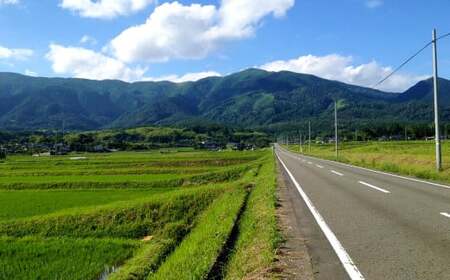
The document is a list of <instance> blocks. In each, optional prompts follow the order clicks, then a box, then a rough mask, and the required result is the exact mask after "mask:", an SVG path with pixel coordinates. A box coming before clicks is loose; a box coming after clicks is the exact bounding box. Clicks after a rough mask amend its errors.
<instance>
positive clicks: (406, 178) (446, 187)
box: [280, 146, 450, 189]
mask: <svg viewBox="0 0 450 280" xmlns="http://www.w3.org/2000/svg"><path fill="white" fill-rule="evenodd" d="M280 149H281V150H282V151H284V152H285V153H292V152H291V151H288V150H286V149H285V148H283V147H281V146H280ZM303 156H304V157H308V158H311V159H315V160H321V161H325V162H330V163H335V164H339V165H343V166H347V167H352V168H356V169H361V170H365V171H370V172H373V173H378V174H383V175H388V176H392V177H396V178H400V179H404V180H409V181H413V182H417V183H424V184H428V185H432V186H435V187H441V188H445V189H450V186H447V185H443V184H439V183H433V182H428V181H424V180H420V179H415V178H410V177H405V176H401V175H396V174H392V173H387V172H383V171H378V170H373V169H369V168H365V167H360V166H356V165H351V164H347V163H342V162H338V161H333V160H328V159H322V158H318V157H311V156H305V155H303Z"/></svg>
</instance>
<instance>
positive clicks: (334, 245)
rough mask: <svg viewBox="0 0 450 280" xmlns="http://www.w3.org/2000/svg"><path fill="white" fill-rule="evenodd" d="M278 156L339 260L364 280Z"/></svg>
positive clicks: (352, 278)
mask: <svg viewBox="0 0 450 280" xmlns="http://www.w3.org/2000/svg"><path fill="white" fill-rule="evenodd" d="M277 158H278V160H279V161H280V163H281V165H282V166H283V167H284V170H286V172H287V174H288V175H289V178H290V179H291V180H292V182H293V183H294V185H295V187H296V188H297V190H298V192H299V193H300V195H301V197H302V198H303V201H305V204H306V206H308V208H309V211H311V213H312V215H313V217H314V219H315V220H316V222H317V224H318V225H319V227H320V229H321V230H322V232H323V233H324V235H325V237H326V238H327V239H328V242H330V244H331V247H332V248H333V250H334V252H335V253H336V255H337V256H338V258H339V260H340V261H341V263H342V265H343V266H344V268H345V271H347V274H348V276H349V277H350V279H351V280H357V279H359V280H364V276H363V275H362V274H361V272H360V271H359V269H358V267H356V265H355V263H354V262H353V260H352V259H351V258H350V256H349V255H348V253H347V251H345V248H344V246H342V244H341V242H340V241H339V240H338V239H337V237H336V235H335V234H334V233H333V232H332V231H331V229H330V227H329V226H328V225H327V223H326V222H325V220H324V219H323V217H322V215H320V213H319V211H318V210H317V208H316V207H315V206H314V204H313V203H312V201H311V200H310V199H309V197H308V195H306V193H305V192H304V191H303V188H302V187H301V186H300V184H299V183H298V182H297V180H295V178H294V176H293V175H292V173H291V172H290V171H289V169H288V168H287V166H286V164H284V162H283V161H282V160H281V158H280V157H279V156H278V154H277Z"/></svg>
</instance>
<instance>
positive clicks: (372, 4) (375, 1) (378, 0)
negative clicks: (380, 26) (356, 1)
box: [366, 0, 384, 9]
mask: <svg viewBox="0 0 450 280" xmlns="http://www.w3.org/2000/svg"><path fill="white" fill-rule="evenodd" d="M383 4H384V1H383V0H366V6H367V7H368V8H371V9H374V8H378V7H380V6H382V5H383Z"/></svg>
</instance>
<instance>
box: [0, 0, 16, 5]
mask: <svg viewBox="0 0 450 280" xmlns="http://www.w3.org/2000/svg"><path fill="white" fill-rule="evenodd" d="M19 3H20V1H19V0H0V6H1V5H17V4H19Z"/></svg>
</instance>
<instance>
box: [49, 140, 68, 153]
mask: <svg viewBox="0 0 450 280" xmlns="http://www.w3.org/2000/svg"><path fill="white" fill-rule="evenodd" d="M68 153H70V147H69V146H67V145H65V144H64V143H58V144H55V145H54V146H53V149H51V150H50V155H52V156H62V155H67V154H68Z"/></svg>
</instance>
